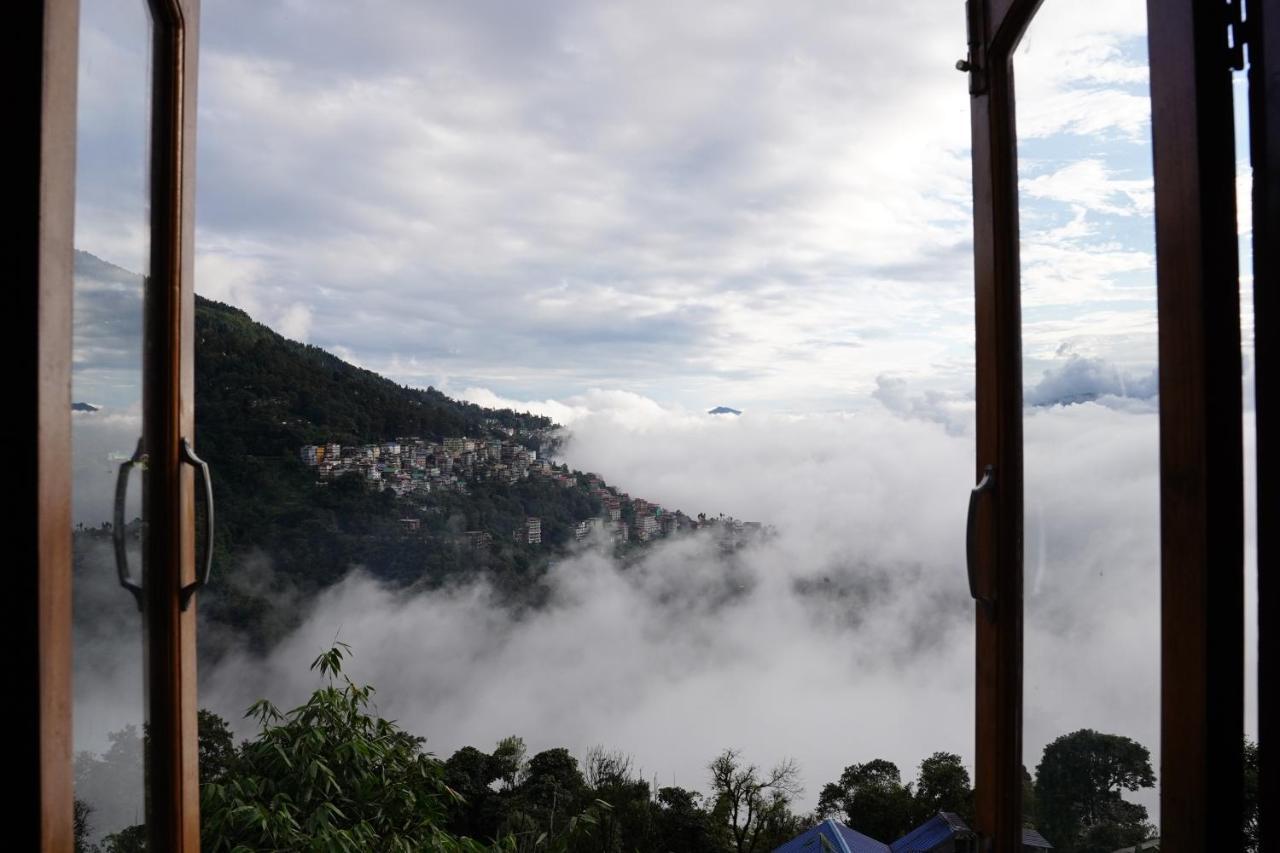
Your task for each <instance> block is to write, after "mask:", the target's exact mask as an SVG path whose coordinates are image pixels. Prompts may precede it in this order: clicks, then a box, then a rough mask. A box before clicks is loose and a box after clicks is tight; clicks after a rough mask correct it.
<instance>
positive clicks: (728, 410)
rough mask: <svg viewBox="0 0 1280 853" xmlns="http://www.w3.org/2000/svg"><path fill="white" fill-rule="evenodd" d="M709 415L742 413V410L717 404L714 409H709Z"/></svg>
mask: <svg viewBox="0 0 1280 853" xmlns="http://www.w3.org/2000/svg"><path fill="white" fill-rule="evenodd" d="M707 414H708V415H740V414H742V412H740V411H738V410H737V409H731V408H729V407H728V406H716V407H715V408H714V409H709V410H707Z"/></svg>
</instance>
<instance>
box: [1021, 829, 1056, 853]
mask: <svg viewBox="0 0 1280 853" xmlns="http://www.w3.org/2000/svg"><path fill="white" fill-rule="evenodd" d="M1022 847H1023V849H1026V848H1028V847H1032V848H1035V849H1037V850H1052V849H1053V845H1052V844H1050V843H1049V840H1048V839H1047V838H1045V837H1044V836H1043V835H1041V834H1040V833H1038V832H1036V831H1035V830H1034V829H1031V828H1030V827H1023V828H1022Z"/></svg>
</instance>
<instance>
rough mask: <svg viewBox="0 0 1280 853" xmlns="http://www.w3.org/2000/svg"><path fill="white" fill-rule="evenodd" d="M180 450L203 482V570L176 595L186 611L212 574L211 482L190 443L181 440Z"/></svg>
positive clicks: (207, 469)
mask: <svg viewBox="0 0 1280 853" xmlns="http://www.w3.org/2000/svg"><path fill="white" fill-rule="evenodd" d="M180 449H181V451H182V461H183V462H186V463H187V464H188V465H192V466H194V467H196V468H198V469H199V470H200V478H201V479H202V480H204V570H203V571H202V572H200V574H199V575H197V576H196V579H195V580H194V581H192V582H191V583H189V584H187V585H186V586H184V587H183V588H182V590H181V591H180V592H179V593H178V603H179V604H180V605H181V606H182V609H183V610H186V609H187V607H188V605H190V604H191V597H192V596H193V595H195V594H196V590H198V589H200V588H201V587H203V586H204V585H205V584H207V583H208V582H209V576H210V575H211V574H212V573H213V480H212V479H210V477H209V463H207V462H205V461H204V460H203V459H201V458H200V457H199V456H196V452H195V451H194V450H192V449H191V442H189V441H187V440H186V439H185V438H184V439H182V443H181V445H180Z"/></svg>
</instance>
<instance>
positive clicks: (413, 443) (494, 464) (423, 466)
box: [298, 436, 577, 497]
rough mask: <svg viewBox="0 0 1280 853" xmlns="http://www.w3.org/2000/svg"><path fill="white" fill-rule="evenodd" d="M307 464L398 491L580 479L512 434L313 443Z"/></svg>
mask: <svg viewBox="0 0 1280 853" xmlns="http://www.w3.org/2000/svg"><path fill="white" fill-rule="evenodd" d="M298 453H299V456H300V457H301V458H302V462H303V464H305V465H307V466H309V467H311V468H314V469H315V470H316V474H317V476H319V478H320V479H321V480H328V479H332V478H334V477H339V476H343V475H346V474H357V475H359V476H360V477H362V478H364V479H365V480H368V481H370V482H372V483H376V484H378V486H379V487H380V488H381V489H383V490H389V491H392V492H395V493H396V494H397V495H400V496H402V497H403V496H406V495H414V494H417V495H426V494H430V493H431V492H432V491H433V490H440V489H453V490H455V491H459V492H465V491H466V490H467V483H473V482H479V481H483V480H503V481H506V482H508V483H515V482H517V481H519V480H522V479H525V478H526V477H529V476H531V475H532V476H541V477H547V478H549V479H551V480H553V481H555V482H557V483H558V484H559V485H561V486H564V487H566V488H569V487H572V486H574V485H577V478H575V477H574V476H573V475H572V474H570V473H568V471H567V470H563V469H562V468H557V467H556V466H554V465H552V464H551V463H550V462H548V461H546V460H545V459H538V451H536V450H531V449H529V448H528V447H525V446H524V445H523V444H521V443H520V442H519V441H518V440H515V439H514V438H513V437H512V436H506V437H500V438H466V437H454V438H446V439H444V440H443V441H439V442H434V441H424V440H422V439H420V438H398V439H396V440H394V441H384V442H381V443H379V444H346V445H342V444H308V445H305V446H304V447H302V448H301V449H300V450H299V451H298Z"/></svg>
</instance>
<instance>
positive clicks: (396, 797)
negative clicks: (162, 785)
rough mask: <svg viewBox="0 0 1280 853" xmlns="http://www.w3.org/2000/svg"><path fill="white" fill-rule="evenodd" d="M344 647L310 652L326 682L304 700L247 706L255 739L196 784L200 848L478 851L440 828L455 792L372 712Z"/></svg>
mask: <svg viewBox="0 0 1280 853" xmlns="http://www.w3.org/2000/svg"><path fill="white" fill-rule="evenodd" d="M346 653H347V650H346V648H345V647H344V646H342V645H341V644H339V645H335V646H334V647H333V648H331V649H329V650H328V651H327V652H325V653H324V654H322V655H320V656H319V657H317V658H316V660H315V662H314V663H313V664H312V669H313V670H317V671H319V672H320V674H321V675H322V676H323V677H324V678H325V679H326V680H327V683H326V684H325V685H324V686H323V687H321V688H320V689H318V690H317V691H316V692H315V693H314V694H313V695H312V696H311V698H310V699H309V700H308V701H307V702H306V703H305V704H303V705H301V706H299V707H297V708H294V709H293V710H291V711H288V712H285V713H281V712H280V711H279V710H278V709H277V708H276V707H275V706H274V705H272V704H271V703H270V702H268V701H266V700H261V701H259V702H256V703H254V705H253V706H252V707H251V708H250V710H249V713H248V716H253V717H255V718H256V719H257V720H258V723H259V726H260V731H259V734H258V736H257V738H256V739H254V740H252V741H250V742H248V743H246V744H245V746H244V747H243V749H241V750H240V754H239V755H238V756H237V757H236V758H235V760H234V762H233V763H232V765H231V766H230V767H229V768H228V771H227V772H226V773H224V774H222V776H221V777H220V779H219V781H217V782H210V783H207V784H206V785H204V787H203V789H202V797H201V810H202V814H203V820H202V824H203V825H202V836H203V848H204V849H205V850H207V851H210V853H218V851H250V850H254V851H258V850H279V851H286V850H289V851H294V850H297V851H302V850H306V851H348V850H349V851H357V850H386V851H406V853H407V851H416V850H424V849H433V850H480V849H483V848H482V847H481V846H480V845H477V844H475V843H474V842H469V841H465V840H459V839H456V838H454V837H452V836H450V835H449V834H448V833H446V832H444V831H443V829H442V828H441V826H442V824H443V820H444V817H445V809H446V803H447V802H448V801H449V800H450V799H452V798H453V797H455V796H456V795H455V794H454V793H453V792H452V791H450V790H449V788H448V787H447V786H446V785H445V784H444V782H443V778H442V777H443V772H442V768H441V766H440V762H438V761H436V760H435V759H434V758H432V757H431V756H430V755H429V754H427V753H425V752H423V751H422V739H421V738H417V737H414V736H412V735H410V734H408V733H406V732H404V731H402V730H400V729H399V728H398V727H397V726H396V725H395V724H394V723H392V722H390V721H387V720H384V719H381V718H378V717H375V716H373V715H372V714H371V713H370V712H369V706H370V703H371V699H372V696H373V688H372V687H370V686H368V685H363V686H362V685H357V684H355V683H354V682H353V681H351V679H350V678H348V677H347V676H346V675H344V674H343V672H342V661H343V658H344V657H345V655H346Z"/></svg>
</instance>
